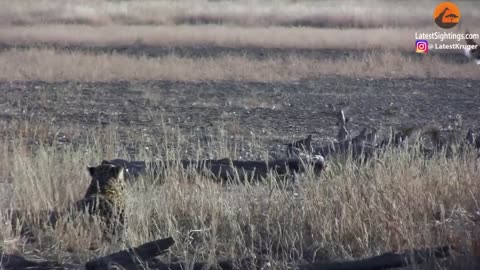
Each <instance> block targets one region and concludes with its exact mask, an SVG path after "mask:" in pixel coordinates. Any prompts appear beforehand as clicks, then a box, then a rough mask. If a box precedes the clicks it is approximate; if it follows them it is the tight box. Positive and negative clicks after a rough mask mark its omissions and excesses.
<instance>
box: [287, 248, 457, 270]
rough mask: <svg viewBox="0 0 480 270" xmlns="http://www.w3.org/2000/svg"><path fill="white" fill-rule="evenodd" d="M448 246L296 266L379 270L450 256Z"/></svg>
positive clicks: (302, 269) (314, 269)
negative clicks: (347, 260) (354, 259)
mask: <svg viewBox="0 0 480 270" xmlns="http://www.w3.org/2000/svg"><path fill="white" fill-rule="evenodd" d="M451 250H452V248H451V247H450V246H443V247H434V248H425V249H419V250H413V251H406V252H403V253H393V252H388V253H384V254H382V255H379V256H373V257H370V258H366V259H361V260H356V261H349V262H331V263H311V264H303V265H298V266H297V267H296V269H299V270H317V269H318V270H319V269H321V270H354V269H355V270H362V269H365V270H367V269H368V270H373V269H374V270H381V269H388V268H399V267H405V266H409V265H413V264H422V263H425V262H427V261H431V260H432V259H435V258H446V257H448V256H450V255H451V254H450V252H451Z"/></svg>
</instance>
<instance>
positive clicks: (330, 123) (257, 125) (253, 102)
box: [0, 77, 480, 146]
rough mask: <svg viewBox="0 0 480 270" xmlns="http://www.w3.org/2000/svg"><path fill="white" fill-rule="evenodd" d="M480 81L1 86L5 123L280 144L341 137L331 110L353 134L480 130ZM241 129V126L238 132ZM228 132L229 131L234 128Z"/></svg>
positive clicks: (325, 79) (338, 79)
mask: <svg viewBox="0 0 480 270" xmlns="http://www.w3.org/2000/svg"><path fill="white" fill-rule="evenodd" d="M479 89H480V81H478V80H456V79H413V78H411V79H368V78H361V79H360V78H344V77H323V78H316V79H309V80H302V81H298V82H294V83H248V82H199V83H185V82H172V81H147V82H109V83H74V82H64V83H46V82H38V81H34V82H1V83H0V93H1V95H0V120H7V121H10V120H14V119H17V120H28V121H29V122H31V123H42V124H44V125H47V124H48V125H50V124H52V125H54V126H56V127H72V126H75V127H79V128H81V129H85V128H89V127H95V126H99V125H101V126H108V125H110V124H112V125H114V124H120V125H121V126H122V129H123V130H128V129H130V130H133V131H135V130H137V131H138V130H143V131H145V132H147V133H149V131H150V133H152V134H153V135H155V133H157V132H159V128H160V124H159V123H160V122H161V119H163V121H164V123H165V124H166V126H169V127H178V128H180V130H182V132H186V134H195V133H196V132H199V131H202V132H205V130H207V131H208V130H213V129H215V128H216V127H218V126H225V127H229V128H230V130H229V132H232V133H237V134H240V135H244V136H247V137H248V136H249V134H256V137H257V139H260V140H261V141H263V142H264V143H265V144H266V145H270V146H272V145H280V144H282V143H286V142H289V141H291V140H292V139H294V138H300V137H302V136H305V135H306V134H314V137H316V138H315V139H316V140H317V141H318V140H321V139H326V138H331V137H333V136H335V134H336V127H335V118H334V115H333V110H332V107H331V106H332V105H333V106H335V107H344V108H347V113H348V115H350V116H351V117H352V119H353V120H352V123H351V126H350V128H351V130H352V131H353V132H358V131H359V130H360V128H362V127H364V126H369V127H376V128H388V127H389V126H393V127H399V126H402V125H410V124H426V123H438V124H441V125H444V126H445V125H448V124H449V123H451V118H452V117H454V116H455V115H456V114H460V115H462V117H463V121H464V125H465V126H466V127H470V126H473V127H476V128H480V123H479V118H478V117H479V112H480V94H479ZM234 127H236V128H234ZM227 130H228V129H227Z"/></svg>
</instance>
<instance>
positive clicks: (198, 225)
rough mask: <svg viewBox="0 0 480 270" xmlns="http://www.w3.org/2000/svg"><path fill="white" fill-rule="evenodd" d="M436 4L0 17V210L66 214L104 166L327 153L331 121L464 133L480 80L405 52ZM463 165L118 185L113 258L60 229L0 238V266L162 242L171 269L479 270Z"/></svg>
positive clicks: (467, 4) (77, 5)
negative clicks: (417, 261)
mask: <svg viewBox="0 0 480 270" xmlns="http://www.w3.org/2000/svg"><path fill="white" fill-rule="evenodd" d="M400 2H401V3H400ZM437 3H438V2H437V1H422V2H420V3H417V2H416V1H374V0H368V1H367V0H365V1H286V0H284V1H274V0H272V1H186V0H182V1H143V0H138V1H106V0H95V1H90V0H88V1H86V0H82V1H57V0H42V1H33V0H32V1H30V0H23V1H15V2H12V1H6V0H0V6H1V7H2V8H1V9H0V126H1V127H2V128H1V129H0V148H2V149H3V150H4V151H3V152H2V153H3V156H2V158H1V159H0V182H1V187H2V188H1V192H0V205H1V207H2V210H6V209H17V208H22V209H29V210H32V211H36V210H40V209H48V208H53V207H59V208H61V207H64V206H66V205H68V203H70V202H72V201H74V200H76V199H79V198H81V196H82V195H83V194H84V191H85V188H86V186H87V185H88V183H89V181H90V179H89V177H88V175H87V171H86V169H85V167H86V166H87V165H97V164H98V163H99V162H100V161H101V160H103V159H113V158H117V157H118V158H125V159H138V160H140V159H141V160H152V159H161V158H169V159H175V158H224V157H230V158H234V159H265V158H281V157H284V144H285V143H288V142H291V141H292V140H294V139H299V138H302V137H304V136H306V135H307V134H313V136H314V143H315V145H321V144H323V143H327V142H328V141H329V140H331V139H333V137H335V135H336V131H337V128H336V127H335V118H334V114H333V107H336V108H346V112H347V115H348V116H351V117H352V122H351V124H350V126H349V130H350V131H351V132H352V133H353V134H357V133H358V132H359V131H360V130H361V129H362V128H363V127H367V126H368V127H372V128H377V129H379V130H380V131H381V132H382V135H387V130H388V129H389V128H390V127H394V128H399V127H403V126H410V125H418V126H428V125H438V126H442V127H447V126H448V125H451V124H452V119H454V118H455V117H456V115H461V116H462V121H463V128H464V129H467V128H469V127H473V128H474V129H475V131H476V132H477V134H478V133H479V132H480V130H479V128H480V122H479V121H478V116H479V112H480V105H479V104H480V95H479V94H478V89H480V80H479V75H480V69H479V68H478V67H476V66H475V65H474V64H473V63H471V62H468V61H467V60H466V59H465V57H464V56H463V54H462V52H461V51H444V52H438V51H431V52H429V53H428V54H427V55H419V54H416V53H415V52H414V39H415V32H431V31H438V28H436V27H435V26H434V23H433V19H432V13H433V9H434V7H435V5H436V4H437ZM456 3H457V4H458V6H459V7H460V10H461V11H462V24H461V25H459V26H458V27H456V28H454V29H453V30H452V32H455V33H463V32H464V31H465V30H466V29H467V28H468V29H469V30H470V32H472V33H479V32H480V9H478V7H477V5H478V3H476V2H475V1H457V2H456ZM445 42H446V43H452V42H459V43H464V41H445ZM473 156H474V153H469V154H465V155H463V156H458V157H455V158H454V159H445V158H442V157H438V158H434V159H429V160H425V159H423V158H421V157H417V156H415V155H411V154H408V153H404V152H402V151H399V152H391V153H390V152H388V153H386V154H385V156H382V157H380V158H379V159H378V160H372V161H370V162H367V164H363V165H359V164H356V163H352V162H347V163H330V165H329V167H328V168H327V170H326V171H325V173H324V174H323V175H322V176H321V177H320V178H318V177H315V176H313V175H306V176H305V177H304V178H303V179H302V182H301V183H300V184H298V185H294V186H292V185H287V186H282V185H277V184H274V183H266V184H260V185H242V186H237V185H224V186H220V185H218V184H216V183H214V182H212V180H211V179H207V178H205V177H203V176H201V175H198V174H194V175H193V176H192V175H187V174H185V173H184V172H182V171H177V170H171V171H168V172H167V177H166V179H163V180H164V183H163V184H161V185H160V183H159V179H156V178H154V177H152V176H147V177H145V178H143V179H140V180H138V181H137V182H134V183H130V186H129V192H128V200H129V210H128V211H129V213H128V217H129V220H130V226H129V228H128V232H127V236H126V239H125V242H124V243H114V244H109V243H101V242H98V241H97V239H98V238H99V230H98V228H97V225H98V224H96V225H93V227H92V226H82V225H79V224H77V223H75V222H68V221H65V223H66V225H67V229H65V230H63V229H61V228H57V229H52V228H47V229H45V230H41V229H40V227H41V226H38V228H36V233H37V234H38V235H39V238H40V241H38V242H36V243H27V242H25V240H24V239H21V238H20V237H19V235H18V234H17V233H14V232H13V230H12V229H13V228H11V226H9V224H8V222H2V223H1V225H0V231H1V232H2V233H1V234H0V239H2V241H1V242H0V243H2V244H1V250H2V251H3V252H5V253H10V254H11V253H18V254H22V255H26V256H39V257H41V258H49V259H58V260H61V261H63V262H66V263H68V264H69V267H68V268H69V269H70V268H71V269H82V266H81V263H82V262H85V261H86V260H88V259H89V258H93V257H95V256H98V255H102V254H107V253H110V252H112V251H116V250H119V249H122V248H124V247H128V246H136V245H139V244H141V243H143V242H146V241H149V240H153V239H157V238H162V237H166V236H170V235H171V236H173V237H174V238H175V239H176V241H177V243H176V245H175V246H174V247H173V249H172V251H171V252H170V253H168V254H167V255H164V256H163V257H162V259H163V260H166V261H170V260H172V261H173V260H183V261H188V262H191V261H198V260H201V261H209V262H211V263H215V261H216V259H218V258H238V257H242V256H255V257H257V258H261V259H262V260H266V261H269V262H270V269H288V267H290V266H291V265H292V264H293V263H299V262H311V261H320V260H344V259H353V258H361V257H366V256H370V255H375V254H380V253H383V252H387V251H391V250H393V251H399V250H404V249H409V248H414V247H424V246H435V245H444V244H452V243H453V244H460V246H461V247H462V249H463V250H464V251H468V252H467V253H468V254H467V255H464V256H460V258H459V259H457V260H453V261H452V260H449V261H443V262H436V263H434V264H432V265H427V266H423V267H422V268H420V269H476V268H475V263H476V260H478V258H477V257H476V256H479V255H480V249H479V246H478V240H479V239H478V229H479V227H478V224H477V223H476V222H477V219H478V217H477V216H476V211H477V209H478V199H479V198H478V191H479V188H480V185H479V182H478V175H479V167H478V165H479V164H478V160H475V159H474V158H473ZM32 198H35V199H32ZM438 213H440V214H438ZM438 215H440V217H439V216H438ZM3 218H6V217H5V216H3ZM4 221H6V220H4ZM460 262H462V263H464V264H465V265H463V268H461V266H460V265H458V263H460ZM454 263H457V265H456V266H452V264H454Z"/></svg>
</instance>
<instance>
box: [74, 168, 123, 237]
mask: <svg viewBox="0 0 480 270" xmlns="http://www.w3.org/2000/svg"><path fill="white" fill-rule="evenodd" d="M87 170H88V172H89V174H90V176H91V177H92V180H91V182H90V185H89V186H88V188H87V191H86V193H85V195H84V196H83V198H82V199H81V200H79V201H77V202H76V203H75V208H76V209H77V210H79V211H82V212H84V213H88V214H89V215H91V216H98V217H99V218H100V220H101V221H102V223H103V225H104V230H103V234H104V237H105V238H106V239H111V237H112V236H118V237H120V238H123V237H122V236H123V234H124V232H125V229H126V217H125V214H126V204H127V203H126V201H127V199H126V185H125V177H124V172H125V169H124V168H123V167H122V166H117V165H114V164H112V163H109V162H102V164H100V165H98V166H96V167H90V166H87Z"/></svg>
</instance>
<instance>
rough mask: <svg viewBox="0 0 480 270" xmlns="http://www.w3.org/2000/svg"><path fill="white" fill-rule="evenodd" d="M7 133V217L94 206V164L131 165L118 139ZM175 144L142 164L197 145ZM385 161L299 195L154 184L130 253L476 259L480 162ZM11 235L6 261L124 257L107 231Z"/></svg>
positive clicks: (6, 237)
mask: <svg viewBox="0 0 480 270" xmlns="http://www.w3.org/2000/svg"><path fill="white" fill-rule="evenodd" d="M6 127H8V128H9V130H10V132H9V134H7V135H6V136H5V137H4V140H3V141H2V143H1V147H2V149H5V151H4V157H3V158H2V163H1V166H2V167H3V168H9V170H8V172H6V171H4V174H6V175H5V176H7V177H10V178H13V179H14V180H13V182H12V183H10V184H7V183H4V184H2V185H3V188H2V190H4V191H6V190H10V191H8V192H4V194H3V195H2V197H3V198H4V200H3V204H4V205H3V207H12V208H23V209H30V210H38V209H46V208H52V207H62V206H65V205H66V204H67V203H68V202H69V201H72V200H74V199H78V198H80V197H81V196H82V195H83V192H84V190H85V188H86V186H87V185H88V181H89V178H88V176H87V172H86V169H85V165H86V164H96V163H98V162H99V160H100V159H103V158H109V157H118V156H125V155H126V153H125V152H123V150H122V148H121V147H120V148H119V147H118V146H120V145H122V142H121V141H120V140H118V139H114V140H112V139H111V138H112V137H115V136H116V134H117V132H118V131H117V129H118V128H119V127H114V128H109V129H107V130H103V131H101V132H100V131H95V130H84V131H82V132H81V133H80V132H77V133H73V134H72V136H74V137H75V136H85V135H88V136H89V138H90V139H89V143H86V144H83V145H79V146H76V147H75V146H68V145H67V146H66V145H59V144H53V145H49V144H48V143H47V144H43V143H42V142H43V141H45V139H46V138H47V137H48V136H47V134H55V133H57V132H58V131H57V130H48V128H45V127H44V128H39V127H29V125H28V124H13V125H7V126H6ZM19 135H21V136H22V135H23V136H27V137H20V136H19ZM130 136H131V137H132V138H133V137H134V136H135V135H134V134H133V133H132V134H131V135H129V137H130ZM164 136H171V135H164ZM164 136H159V137H157V138H155V139H154V140H155V142H156V143H157V145H158V146H159V149H150V150H148V151H145V150H141V149H142V148H143V147H142V142H140V144H139V150H140V152H139V153H138V154H137V155H136V156H134V157H133V158H134V159H150V157H151V154H152V152H150V151H157V150H159V151H160V152H161V153H166V152H168V156H169V157H170V158H174V157H179V156H181V153H180V152H181V149H182V148H183V147H186V145H184V144H183V143H180V144H178V145H177V147H175V148H169V147H167V145H166V144H165V142H166V141H175V142H185V143H186V144H189V141H190V140H189V138H188V137H185V136H184V135H178V136H180V137H164ZM228 137H229V134H227V136H226V138H228ZM13 138H15V139H14V140H13ZM27 138H30V139H29V140H27ZM29 141H30V142H32V141H37V142H40V144H39V145H36V146H35V145H32V144H31V143H30V144H29V143H28V142H29ZM219 143H220V144H218V145H219V148H218V149H216V150H218V152H230V153H231V152H232V151H233V149H234V147H235V141H228V140H227V141H223V140H220V141H219ZM259 148H261V147H260V146H259ZM143 149H144V148H143ZM7 153H8V154H7ZM198 155H199V156H202V155H203V153H198ZM219 157H220V156H219ZM381 160H382V161H381V162H377V161H375V160H372V161H371V162H368V163H366V164H364V165H361V166H359V165H358V164H355V163H351V162H349V163H347V164H343V165H340V164H337V165H336V164H334V163H331V164H330V168H328V170H327V171H326V172H325V173H324V174H323V175H322V176H321V177H320V179H319V178H315V177H314V176H312V175H307V177H306V179H304V180H303V181H302V182H301V184H300V185H298V186H295V187H293V190H292V186H289V185H287V186H286V187H285V186H283V187H282V186H281V185H276V184H274V183H270V184H260V185H240V186H238V185H235V184H232V185H224V186H221V185H218V184H216V183H214V182H212V181H211V180H209V179H207V178H205V177H203V176H200V175H198V174H193V175H192V174H188V175H187V174H184V173H182V172H180V171H177V170H174V169H171V170H169V171H168V172H167V176H166V178H165V179H164V180H163V184H160V182H159V180H160V179H155V178H152V177H145V178H143V179H140V180H138V181H135V182H133V183H132V185H130V187H129V191H128V193H129V194H128V195H129V202H130V204H129V210H128V213H129V214H128V217H129V219H128V220H129V228H128V231H127V237H126V242H125V245H127V246H129V245H133V246H136V245H138V244H141V243H143V242H146V241H148V240H153V239H157V238H162V237H166V236H169V235H171V236H173V237H174V238H175V239H176V241H177V244H176V245H175V246H174V247H173V249H172V254H171V256H173V257H177V258H180V259H182V260H186V261H191V260H209V261H211V262H215V260H216V259H217V258H238V257H243V256H253V255H256V256H262V257H264V258H266V259H268V260H269V261H270V262H271V263H272V265H273V267H274V269H278V268H280V269H284V268H285V267H286V266H287V265H288V264H289V263H290V262H292V261H302V260H314V259H317V260H319V259H327V258H329V259H334V258H356V257H363V256H367V255H372V254H378V253H381V252H384V251H389V250H402V249H407V248H412V247H419V246H433V245H440V244H448V243H452V241H456V242H455V243H461V248H465V250H469V249H471V248H472V247H471V246H470V245H471V244H472V241H473V240H472V239H471V238H470V236H469V235H468V234H469V233H474V231H471V230H472V228H471V226H470V224H468V223H463V222H465V221H466V220H469V218H470V216H469V214H468V213H474V212H475V209H476V206H477V200H478V197H477V194H478V192H479V191H480V186H479V184H478V181H477V178H476V176H477V175H478V173H479V171H478V164H477V162H476V161H475V160H474V159H471V158H469V157H468V156H459V157H457V158H454V159H448V160H447V159H445V158H441V157H439V158H435V159H430V160H424V159H422V158H419V157H416V156H415V155H412V154H407V153H405V152H402V151H394V152H389V153H387V154H386V155H385V156H384V157H382V158H381ZM5 176H4V177H5ZM8 188H10V189H8ZM31 198H36V199H35V200H34V201H33V200H32V199H31ZM436 213H441V215H440V216H441V218H440V221H437V220H435V214H436ZM8 224H9V223H8V222H6V223H2V225H1V226H2V228H1V231H2V238H3V241H4V242H3V250H4V251H5V252H8V253H12V252H26V253H30V252H33V250H34V249H38V250H39V251H40V252H39V251H36V252H35V254H38V253H39V255H40V256H43V257H48V258H52V254H55V255H53V258H57V259H60V260H64V261H71V260H72V258H73V261H74V262H77V263H78V262H81V261H85V260H86V259H87V258H89V257H92V256H97V255H99V254H104V253H109V252H111V251H112V250H115V249H118V248H121V244H120V245H110V244H106V243H99V242H98V240H97V239H98V233H99V232H98V230H92V229H91V227H85V226H81V223H80V224H76V223H75V222H73V223H72V222H68V223H67V224H68V227H67V229H65V230H63V229H62V228H61V227H60V228H57V229H49V228H47V229H46V230H43V231H42V230H40V227H39V228H37V229H38V231H37V233H38V234H39V235H40V241H39V242H37V243H36V244H34V245H33V246H32V245H28V246H24V243H23V242H22V240H21V239H20V238H19V236H18V235H16V234H13V233H12V228H10V227H9V225H8ZM474 239H476V238H474ZM92 247H93V250H92ZM67 250H68V251H69V252H66V251H67Z"/></svg>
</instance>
